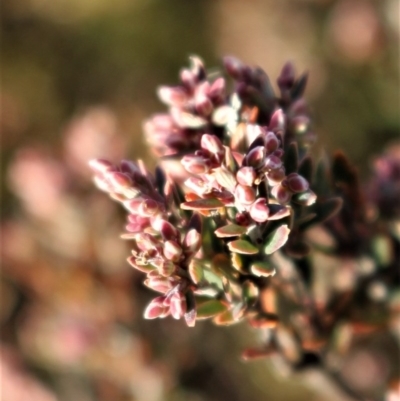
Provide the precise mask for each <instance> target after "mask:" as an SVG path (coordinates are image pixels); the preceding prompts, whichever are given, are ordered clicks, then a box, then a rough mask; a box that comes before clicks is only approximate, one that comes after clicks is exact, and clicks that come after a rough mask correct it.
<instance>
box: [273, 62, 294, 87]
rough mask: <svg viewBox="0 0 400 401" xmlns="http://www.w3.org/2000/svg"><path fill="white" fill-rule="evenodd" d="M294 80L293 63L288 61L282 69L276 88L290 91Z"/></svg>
mask: <svg viewBox="0 0 400 401" xmlns="http://www.w3.org/2000/svg"><path fill="white" fill-rule="evenodd" d="M295 78H296V71H295V69H294V65H293V63H291V62H290V61H288V62H287V63H286V64H285V65H284V66H283V68H282V71H281V73H280V75H279V78H278V81H277V83H278V86H279V88H280V89H281V90H285V89H290V88H291V87H292V86H293V84H294V80H295Z"/></svg>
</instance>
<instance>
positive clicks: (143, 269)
mask: <svg viewBox="0 0 400 401" xmlns="http://www.w3.org/2000/svg"><path fill="white" fill-rule="evenodd" d="M127 261H128V263H129V264H130V265H131V266H132V267H133V268H134V269H136V270H138V271H140V272H142V273H149V272H151V271H152V270H154V267H153V266H152V265H149V264H147V265H142V264H139V263H137V258H136V257H134V256H130V257H129V258H128V259H127Z"/></svg>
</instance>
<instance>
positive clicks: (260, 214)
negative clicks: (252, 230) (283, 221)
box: [250, 198, 269, 223]
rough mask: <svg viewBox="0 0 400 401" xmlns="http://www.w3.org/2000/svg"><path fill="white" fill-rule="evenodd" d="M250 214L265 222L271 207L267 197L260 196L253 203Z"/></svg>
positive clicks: (255, 219)
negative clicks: (268, 204)
mask: <svg viewBox="0 0 400 401" xmlns="http://www.w3.org/2000/svg"><path fill="white" fill-rule="evenodd" d="M250 216H251V218H252V219H253V220H254V221H256V222H257V223H264V222H265V221H267V220H268V218H269V207H268V206H267V200H266V199H265V198H259V199H257V200H256V201H255V202H254V203H253V204H252V205H251V207H250Z"/></svg>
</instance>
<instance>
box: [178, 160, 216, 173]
mask: <svg viewBox="0 0 400 401" xmlns="http://www.w3.org/2000/svg"><path fill="white" fill-rule="evenodd" d="M181 163H182V165H183V167H184V168H185V169H186V170H187V171H188V172H189V173H191V174H195V175H197V174H206V173H207V172H208V171H209V170H210V167H211V162H210V160H209V159H206V158H204V157H202V156H196V155H186V156H184V157H183V158H182V160H181Z"/></svg>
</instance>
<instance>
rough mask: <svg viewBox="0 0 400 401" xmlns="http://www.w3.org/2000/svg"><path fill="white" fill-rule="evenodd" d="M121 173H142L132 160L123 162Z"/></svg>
mask: <svg viewBox="0 0 400 401" xmlns="http://www.w3.org/2000/svg"><path fill="white" fill-rule="evenodd" d="M121 171H122V172H123V173H128V174H135V173H140V169H139V167H138V166H137V165H136V164H135V163H134V162H132V161H130V160H122V161H121Z"/></svg>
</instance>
